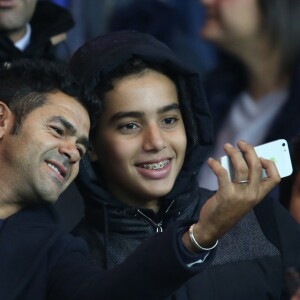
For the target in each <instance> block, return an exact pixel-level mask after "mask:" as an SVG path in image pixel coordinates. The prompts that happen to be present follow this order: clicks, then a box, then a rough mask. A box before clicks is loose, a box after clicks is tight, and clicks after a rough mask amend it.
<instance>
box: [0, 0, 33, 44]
mask: <svg viewBox="0 0 300 300" xmlns="http://www.w3.org/2000/svg"><path fill="white" fill-rule="evenodd" d="M36 3H37V0H0V31H2V32H7V34H8V35H9V36H12V37H13V38H12V40H13V42H16V41H17V40H18V39H20V38H21V37H22V35H23V34H24V33H25V25H26V23H27V22H29V20H30V19H31V17H32V15H33V13H34V10H35V7H36Z"/></svg>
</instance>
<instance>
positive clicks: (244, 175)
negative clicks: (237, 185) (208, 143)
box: [224, 143, 249, 181]
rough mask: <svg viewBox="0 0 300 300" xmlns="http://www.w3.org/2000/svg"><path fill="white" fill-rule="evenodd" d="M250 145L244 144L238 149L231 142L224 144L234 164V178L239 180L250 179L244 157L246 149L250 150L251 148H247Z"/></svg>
mask: <svg viewBox="0 0 300 300" xmlns="http://www.w3.org/2000/svg"><path fill="white" fill-rule="evenodd" d="M247 148H249V147H247V145H244V144H242V149H240V150H241V151H242V152H241V151H240V150H239V149H237V148H235V147H233V146H232V145H231V144H228V143H227V144H225V145H224V150H225V152H226V154H227V155H228V156H229V157H230V159H231V163H232V166H233V170H234V178H233V179H235V180H237V181H246V180H248V179H249V178H248V176H249V175H248V173H249V170H248V165H247V163H246V161H245V159H244V157H243V153H245V152H246V151H249V149H247Z"/></svg>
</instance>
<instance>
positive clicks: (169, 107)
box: [158, 103, 180, 113]
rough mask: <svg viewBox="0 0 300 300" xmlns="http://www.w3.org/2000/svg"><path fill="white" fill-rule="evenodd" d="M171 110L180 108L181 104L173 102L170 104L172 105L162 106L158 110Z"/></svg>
mask: <svg viewBox="0 0 300 300" xmlns="http://www.w3.org/2000/svg"><path fill="white" fill-rule="evenodd" d="M170 110H180V106H179V104H178V103H173V104H170V105H166V106H164V107H162V108H160V109H159V110H158V113H165V112H168V111H170Z"/></svg>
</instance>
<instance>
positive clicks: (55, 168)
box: [47, 163, 60, 174]
mask: <svg viewBox="0 0 300 300" xmlns="http://www.w3.org/2000/svg"><path fill="white" fill-rule="evenodd" d="M47 165H48V166H49V167H50V168H51V169H53V170H54V171H55V172H57V173H58V174H60V171H59V169H58V168H57V167H55V166H54V165H52V164H50V163H47Z"/></svg>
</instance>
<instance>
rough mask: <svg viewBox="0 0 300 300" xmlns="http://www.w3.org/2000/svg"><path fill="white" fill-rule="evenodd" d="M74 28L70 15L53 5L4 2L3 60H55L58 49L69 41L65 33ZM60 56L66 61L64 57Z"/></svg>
mask: <svg viewBox="0 0 300 300" xmlns="http://www.w3.org/2000/svg"><path fill="white" fill-rule="evenodd" d="M73 26H74V21H73V18H72V16H71V15H70V13H69V12H68V11H67V10H65V9H64V8H62V7H60V6H58V5H55V4H54V3H51V2H48V1H38V0H16V1H1V2H0V61H12V60H14V59H17V58H21V57H25V58H31V59H37V58H44V59H49V60H56V59H58V53H57V46H58V45H60V44H61V42H62V41H64V40H65V39H66V32H67V31H69V30H70V29H71V28H72V27H73ZM65 52H66V51H65ZM68 54H69V53H68ZM61 56H62V57H61V59H65V58H64V57H63V54H61ZM64 56H65V55H64Z"/></svg>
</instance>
